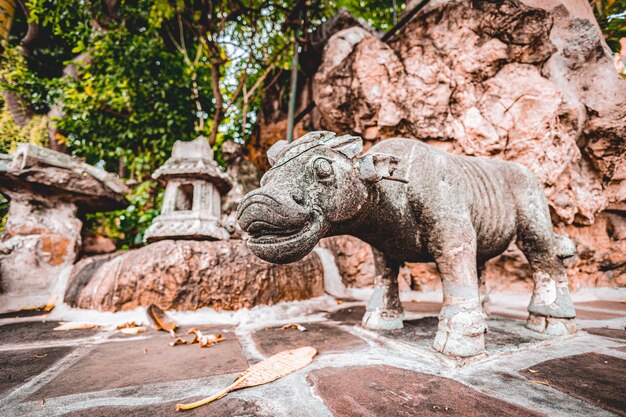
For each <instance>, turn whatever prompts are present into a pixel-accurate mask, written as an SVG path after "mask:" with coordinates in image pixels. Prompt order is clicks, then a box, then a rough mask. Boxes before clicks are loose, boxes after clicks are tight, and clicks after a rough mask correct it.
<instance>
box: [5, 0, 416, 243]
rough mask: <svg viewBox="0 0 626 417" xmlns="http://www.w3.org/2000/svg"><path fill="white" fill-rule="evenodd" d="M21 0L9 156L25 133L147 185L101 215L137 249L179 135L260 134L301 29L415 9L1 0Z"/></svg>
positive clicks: (381, 21) (327, 2)
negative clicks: (269, 80) (264, 103)
mask: <svg viewBox="0 0 626 417" xmlns="http://www.w3.org/2000/svg"><path fill="white" fill-rule="evenodd" d="M15 2H17V3H15ZM11 3H12V4H14V5H15V4H17V6H18V7H16V8H15V11H14V13H13V16H12V25H11V26H10V27H11V30H10V32H9V36H8V38H7V39H6V41H5V42H4V45H3V46H4V48H3V53H2V57H1V59H2V69H1V70H0V81H1V83H2V84H1V89H2V91H3V97H4V103H2V104H3V112H2V114H1V116H0V134H1V135H2V136H1V140H0V152H8V151H10V150H11V149H12V148H14V147H15V143H16V142H20V141H31V142H35V143H39V144H46V143H48V142H50V143H49V144H50V146H51V147H54V148H61V149H67V151H68V152H70V153H72V154H74V155H77V156H81V157H83V158H85V159H86V161H87V162H89V163H91V164H95V165H98V166H101V167H103V168H105V169H107V170H109V171H112V172H117V173H119V174H120V176H121V177H123V178H126V179H129V180H132V181H131V182H132V183H134V184H142V185H141V186H138V187H136V188H135V190H134V191H133V195H132V196H131V200H133V205H132V206H131V208H130V209H129V210H124V211H122V212H115V213H109V214H105V215H98V216H95V218H92V219H91V222H92V223H93V225H95V226H94V227H98V228H100V229H105V230H103V231H106V232H107V233H108V234H112V235H114V236H116V237H117V238H118V239H119V240H120V241H121V242H122V243H124V244H125V245H127V246H133V245H135V244H137V243H139V241H140V240H141V237H142V236H141V232H142V230H143V229H144V228H145V227H146V226H147V225H149V223H150V221H151V219H152V217H153V216H154V215H156V213H157V211H156V208H155V207H157V206H158V205H157V204H156V199H157V198H158V193H157V190H158V187H156V186H155V184H154V183H152V182H151V181H149V176H150V173H151V172H152V171H154V169H156V168H157V167H158V166H160V165H161V164H163V162H164V161H165V159H166V158H167V157H168V156H169V153H170V150H171V148H172V145H173V143H174V141H176V140H179V139H183V140H191V139H194V138H195V137H197V136H199V135H203V136H206V137H207V138H209V140H210V143H211V144H212V145H214V146H215V147H216V148H219V145H220V144H221V143H222V142H223V141H224V140H227V139H231V140H236V141H239V142H244V141H245V140H246V139H247V138H248V137H249V136H250V134H251V130H252V124H253V122H254V120H255V115H256V112H257V110H258V108H259V106H260V104H261V99H262V94H263V81H264V80H265V77H267V76H268V75H270V74H275V73H276V71H281V70H282V71H285V70H289V67H290V62H291V55H292V48H293V42H292V40H293V36H294V28H295V27H298V28H299V29H300V33H301V34H303V35H301V37H302V41H303V42H305V41H306V34H307V33H308V32H310V31H311V30H312V29H313V28H314V27H316V26H317V25H319V24H321V23H322V22H323V21H324V20H326V19H327V18H329V17H330V16H332V15H334V14H335V13H336V12H337V11H338V10H339V9H341V8H347V9H348V10H349V11H351V12H352V13H353V14H355V16H357V17H361V18H363V19H364V20H366V21H367V22H368V23H369V24H371V25H372V26H373V27H374V28H377V29H380V30H386V29H388V28H390V27H391V26H392V25H393V23H394V17H395V14H394V12H399V11H400V10H401V9H402V8H403V7H404V5H403V2H402V1H397V2H396V3H397V4H396V5H395V6H394V3H393V2H386V1H378V0H377V1H367V2H366V1H362V0H298V1H288V0H232V1H211V0H195V1H183V0H119V1H116V0H98V1H96V0H87V1H85V0H0V8H3V7H4V8H6V6H7V4H8V5H9V6H10V4H11ZM394 7H395V8H394ZM7 20H8V24H11V19H7ZM2 23H4V24H6V23H7V22H6V20H5V21H4V22H2ZM16 103H17V105H16ZM20 112H21V113H20ZM20 114H21V115H23V116H24V117H25V118H26V120H25V123H24V120H21V118H20V117H16V116H19V115H20ZM218 155H219V153H218Z"/></svg>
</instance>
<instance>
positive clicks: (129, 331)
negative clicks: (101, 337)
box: [120, 326, 146, 335]
mask: <svg viewBox="0 0 626 417" xmlns="http://www.w3.org/2000/svg"><path fill="white" fill-rule="evenodd" d="M145 331H146V328H145V327H144V326H140V327H124V328H123V329H120V333H122V334H129V335H132V334H139V333H143V332H145Z"/></svg>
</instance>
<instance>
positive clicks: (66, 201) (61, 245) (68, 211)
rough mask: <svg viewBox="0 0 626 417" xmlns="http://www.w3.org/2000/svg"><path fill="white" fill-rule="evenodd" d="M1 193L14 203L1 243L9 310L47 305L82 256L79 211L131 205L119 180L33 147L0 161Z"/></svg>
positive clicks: (1, 283)
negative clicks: (58, 283) (59, 280)
mask: <svg viewBox="0 0 626 417" xmlns="http://www.w3.org/2000/svg"><path fill="white" fill-rule="evenodd" d="M0 192H2V193H3V194H4V195H6V196H7V197H8V198H9V200H10V205H9V215H8V219H7V222H6V225H5V227H4V231H3V232H2V236H1V241H0V293H2V297H3V300H2V302H1V303H0V305H2V307H4V308H9V307H12V308H19V307H32V306H33V303H40V302H45V301H47V299H48V298H49V297H50V291H51V286H52V285H53V284H54V282H55V280H56V278H57V276H58V274H59V273H60V272H61V271H62V270H63V269H64V268H66V267H67V266H70V265H72V264H73V263H74V261H75V259H76V257H77V254H78V252H79V251H80V247H81V234H80V231H81V227H82V222H81V221H80V220H79V212H82V213H85V212H90V211H104V210H112V209H116V208H123V207H125V206H126V205H128V202H127V201H126V198H125V197H124V195H125V194H126V193H127V192H128V190H127V188H126V186H125V185H124V184H123V183H122V182H121V181H119V180H118V179H117V178H116V177H114V176H113V175H111V174H109V173H107V172H105V171H103V170H101V169H98V168H96V167H93V166H91V165H88V164H86V163H84V162H83V161H81V160H80V159H78V158H74V157H70V156H68V155H65V154H62V153H59V152H55V151H52V150H49V149H45V148H40V147H37V146H34V145H30V144H21V145H20V146H19V147H18V149H17V151H16V152H15V154H14V155H13V156H12V157H9V156H2V157H1V158H0ZM22 300H23V301H22Z"/></svg>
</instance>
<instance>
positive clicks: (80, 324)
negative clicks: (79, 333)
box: [52, 321, 100, 330]
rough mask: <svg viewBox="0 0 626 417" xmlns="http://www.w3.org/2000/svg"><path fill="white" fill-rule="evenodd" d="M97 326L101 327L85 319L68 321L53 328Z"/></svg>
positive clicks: (89, 327)
mask: <svg viewBox="0 0 626 417" xmlns="http://www.w3.org/2000/svg"><path fill="white" fill-rule="evenodd" d="M97 327H100V325H99V324H96V323H89V322H85V321H68V322H67V323H63V324H61V325H60V326H57V327H55V328H54V329H52V330H87V329H95V328H97Z"/></svg>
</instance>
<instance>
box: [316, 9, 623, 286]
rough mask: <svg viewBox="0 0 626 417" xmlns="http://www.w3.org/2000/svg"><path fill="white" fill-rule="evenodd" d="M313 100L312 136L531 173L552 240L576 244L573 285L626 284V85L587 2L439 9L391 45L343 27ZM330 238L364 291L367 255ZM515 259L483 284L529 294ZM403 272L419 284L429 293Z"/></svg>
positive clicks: (494, 267)
mask: <svg viewBox="0 0 626 417" xmlns="http://www.w3.org/2000/svg"><path fill="white" fill-rule="evenodd" d="M525 3H526V4H525ZM531 6H534V7H531ZM312 91H313V100H314V102H315V104H316V110H317V111H318V113H319V115H320V117H319V118H318V119H317V120H318V121H319V123H318V124H316V125H315V126H314V127H315V128H316V129H329V130H333V131H336V132H337V133H339V134H341V133H357V134H360V135H361V136H363V137H364V138H365V139H366V140H369V141H370V143H369V146H371V145H372V144H374V143H376V142H377V141H380V140H384V139H386V138H390V137H398V136H401V137H409V138H415V139H420V140H424V141H426V142H428V143H430V144H432V145H436V146H440V147H442V148H444V149H446V150H447V151H450V152H455V153H460V154H467V155H476V156H485V157H490V158H497V159H505V160H510V161H515V162H519V163H521V164H523V165H525V166H527V167H528V168H530V169H531V170H532V171H533V172H534V174H535V175H536V176H537V177H538V178H539V180H540V181H541V182H542V184H543V186H544V190H545V193H546V196H547V197H548V200H549V204H550V208H551V213H552V216H553V220H554V222H555V224H556V225H557V229H559V230H562V231H564V232H566V233H567V234H569V235H570V236H571V237H572V238H573V240H574V241H576V243H577V244H578V245H579V255H578V257H577V258H576V261H575V263H574V265H570V276H572V279H571V282H572V285H573V286H574V287H578V286H595V285H603V286H623V285H624V282H623V281H624V278H623V277H624V272H625V271H624V266H623V261H620V260H621V259H622V258H623V253H624V245H625V244H626V242H625V241H624V232H622V230H623V227H624V226H623V223H624V214H625V213H626V210H625V204H624V201H625V200H626V81H624V80H622V79H621V78H620V77H619V75H618V74H617V73H616V72H615V70H614V68H613V65H612V62H611V57H610V54H609V53H608V51H607V48H606V45H605V44H604V41H603V40H602V37H601V34H600V33H599V30H598V28H597V24H596V22H595V19H594V18H593V14H592V12H591V9H590V7H589V5H588V4H587V3H585V2H576V1H567V0H566V1H550V2H537V1H533V2H531V1H530V0H528V1H524V2H520V1H517V0H507V1H504V2H495V1H481V2H471V1H455V2H449V1H443V2H433V3H431V5H429V6H427V7H426V8H425V9H424V10H423V11H422V12H420V13H419V14H418V15H417V17H416V18H415V19H413V20H412V21H411V22H409V23H408V24H407V25H406V26H405V27H404V28H402V29H401V30H400V31H399V32H398V33H397V34H396V35H395V36H394V37H393V38H391V40H389V41H388V42H387V43H384V42H382V41H381V40H379V39H378V38H377V37H376V36H374V35H373V34H372V33H370V32H368V31H367V30H364V29H363V28H360V27H352V28H349V29H345V30H343V31H341V32H338V33H336V34H335V35H334V36H333V37H332V38H331V39H330V40H329V41H328V44H327V46H326V50H325V54H324V57H323V62H322V64H321V66H320V67H319V70H318V71H317V73H316V75H315V77H314V84H313V87H312ZM606 210H610V214H609V213H608V212H606ZM334 239H335V242H343V243H335V244H333V245H332V246H334V247H338V246H339V247H340V246H342V245H343V248H340V250H339V252H335V256H336V258H337V259H338V263H339V266H340V270H341V271H342V272H343V273H344V279H346V280H347V281H348V282H349V283H355V284H356V285H362V279H360V280H358V279H356V278H355V274H356V273H358V272H360V271H371V269H372V268H373V267H372V266H371V265H369V264H368V262H370V260H371V256H369V255H368V256H364V254H365V253H366V252H367V250H365V249H362V248H360V246H359V245H360V244H358V243H353V242H351V243H346V238H343V237H341V238H334ZM346 248H348V249H346ZM345 250H348V251H349V252H352V253H357V254H358V256H355V257H350V256H344V255H343V254H342V251H345ZM519 256H521V254H519V253H518V252H516V250H515V249H511V250H510V251H509V252H507V253H506V254H505V255H503V256H502V257H501V258H499V259H497V260H494V261H492V262H491V263H490V265H489V266H488V268H487V271H486V274H487V275H488V277H487V282H492V283H498V282H499V284H497V285H500V286H502V287H507V288H510V286H511V285H522V286H524V285H526V284H524V281H520V280H514V279H511V278H512V277H519V278H522V279H524V280H526V279H527V278H528V277H529V276H530V275H529V271H526V270H525V269H524V268H521V269H520V268H518V267H519V266H520V265H521V262H518V261H516V259H519ZM620 262H621V263H620ZM408 269H409V270H410V271H412V274H414V277H415V276H422V277H424V278H423V279H424V280H425V281H420V282H419V284H420V285H421V286H422V287H429V286H430V283H432V282H433V281H432V280H431V278H426V277H430V275H431V274H430V273H429V272H428V271H422V270H419V271H413V269H414V268H412V267H409V268H408ZM490 275H491V276H490ZM493 275H496V276H495V277H494V276H493ZM346 277H348V278H346ZM494 278H496V279H495V280H494ZM528 283H529V284H530V281H528Z"/></svg>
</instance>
